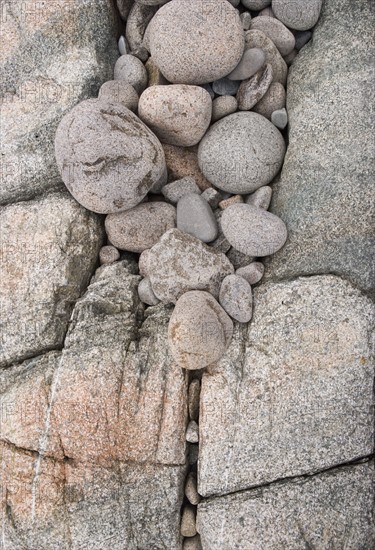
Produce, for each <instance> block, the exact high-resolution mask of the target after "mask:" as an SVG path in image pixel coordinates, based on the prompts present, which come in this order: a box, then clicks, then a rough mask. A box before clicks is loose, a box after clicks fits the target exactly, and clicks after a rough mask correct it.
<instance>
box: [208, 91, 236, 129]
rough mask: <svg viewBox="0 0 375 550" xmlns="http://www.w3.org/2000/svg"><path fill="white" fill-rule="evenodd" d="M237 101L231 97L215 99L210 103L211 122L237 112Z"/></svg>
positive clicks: (225, 96)
mask: <svg viewBox="0 0 375 550" xmlns="http://www.w3.org/2000/svg"><path fill="white" fill-rule="evenodd" d="M237 106H238V104H237V99H236V98H235V97H233V96H231V95H223V96H220V97H217V98H216V99H214V100H213V102H212V120H211V122H216V121H217V120H220V119H221V118H224V117H226V116H228V115H231V114H232V113H235V112H236V111H237Z"/></svg>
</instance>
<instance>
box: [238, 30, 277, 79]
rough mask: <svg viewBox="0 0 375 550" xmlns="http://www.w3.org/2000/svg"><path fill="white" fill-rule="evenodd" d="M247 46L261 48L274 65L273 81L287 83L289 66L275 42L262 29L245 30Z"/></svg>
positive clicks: (268, 60) (268, 61) (269, 61)
mask: <svg viewBox="0 0 375 550" xmlns="http://www.w3.org/2000/svg"><path fill="white" fill-rule="evenodd" d="M245 41H246V46H245V47H246V48H260V49H261V50H263V51H264V53H265V54H266V63H269V64H270V65H271V66H272V74H273V82H280V83H281V84H282V85H283V86H285V84H286V78H287V74H288V67H287V65H286V63H285V61H284V59H283V58H282V56H281V54H280V52H279V50H278V49H277V48H276V46H275V44H274V43H273V42H272V40H270V39H269V38H268V36H266V35H265V34H264V33H263V32H262V31H258V30H249V31H246V32H245Z"/></svg>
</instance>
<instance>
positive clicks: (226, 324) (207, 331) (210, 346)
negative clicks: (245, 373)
mask: <svg viewBox="0 0 375 550" xmlns="http://www.w3.org/2000/svg"><path fill="white" fill-rule="evenodd" d="M232 333H233V323H232V321H231V319H230V317H228V315H227V314H226V313H225V311H224V309H223V308H222V307H221V306H220V305H219V304H218V303H217V301H216V300H215V298H213V296H212V295H211V294H209V293H208V292H204V291H198V290H192V291H189V292H186V293H185V294H183V295H182V296H181V297H180V298H179V299H178V301H177V303H176V307H175V308H174V311H173V313H172V316H171V318H170V321H169V328H168V342H169V347H170V350H171V353H172V355H173V357H174V359H175V361H176V362H177V364H178V365H179V366H180V367H182V368H184V369H189V370H197V369H202V368H204V367H207V366H208V365H211V364H212V363H214V362H215V361H218V360H219V359H220V358H221V357H222V356H223V355H224V353H225V350H226V349H227V347H228V346H229V344H230V341H231V339H232ZM190 536H192V535H190Z"/></svg>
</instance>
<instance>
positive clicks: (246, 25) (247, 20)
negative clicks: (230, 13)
mask: <svg viewBox="0 0 375 550" xmlns="http://www.w3.org/2000/svg"><path fill="white" fill-rule="evenodd" d="M240 19H241V23H242V28H243V30H244V31H248V30H249V29H250V24H251V13H250V12H248V11H244V12H243V13H241V14H240Z"/></svg>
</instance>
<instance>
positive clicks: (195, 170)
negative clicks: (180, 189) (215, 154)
mask: <svg viewBox="0 0 375 550" xmlns="http://www.w3.org/2000/svg"><path fill="white" fill-rule="evenodd" d="M163 150H164V154H165V160H166V163H167V167H168V174H169V178H168V181H170V182H171V181H174V180H178V179H181V178H184V177H186V176H191V177H193V178H194V179H195V181H196V183H197V185H198V187H199V189H201V190H202V191H203V190H204V189H207V188H208V187H211V184H210V182H209V181H207V179H206V178H205V177H204V175H203V174H202V172H201V169H200V168H199V164H198V147H196V146H195V147H189V148H187V147H176V145H167V144H166V143H163Z"/></svg>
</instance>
